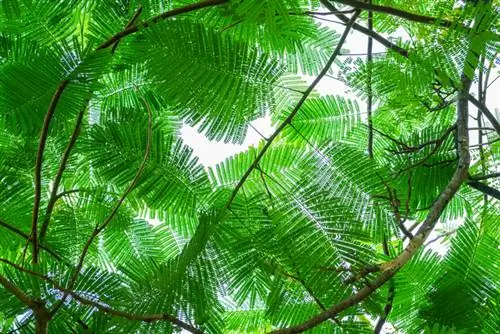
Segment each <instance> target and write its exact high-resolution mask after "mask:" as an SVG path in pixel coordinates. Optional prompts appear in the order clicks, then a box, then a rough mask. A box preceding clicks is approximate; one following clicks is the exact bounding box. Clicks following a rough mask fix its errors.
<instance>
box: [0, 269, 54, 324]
mask: <svg viewBox="0 0 500 334" xmlns="http://www.w3.org/2000/svg"><path fill="white" fill-rule="evenodd" d="M0 285H2V286H3V287H4V288H5V289H6V290H8V291H9V292H10V293H12V294H13V295H14V296H15V297H16V298H17V299H19V300H20V301H21V303H23V304H24V305H26V306H27V307H29V308H30V309H31V310H32V311H33V314H34V316H35V320H36V324H35V332H36V333H37V334H45V333H47V329H48V324H49V321H50V319H51V315H50V313H49V311H48V310H47V308H46V307H45V305H44V303H43V302H42V301H40V300H38V299H35V298H31V297H30V296H28V295H27V294H26V293H24V292H23V291H22V290H21V289H19V288H18V287H17V286H15V285H14V284H13V283H12V282H11V281H9V280H8V279H7V278H6V277H4V276H3V275H0Z"/></svg>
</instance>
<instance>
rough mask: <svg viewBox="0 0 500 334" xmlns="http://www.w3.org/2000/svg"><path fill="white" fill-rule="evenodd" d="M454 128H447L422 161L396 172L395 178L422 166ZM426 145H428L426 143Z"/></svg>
mask: <svg viewBox="0 0 500 334" xmlns="http://www.w3.org/2000/svg"><path fill="white" fill-rule="evenodd" d="M455 128H456V125H453V126H452V127H450V128H448V129H447V130H446V131H445V132H444V133H443V135H442V136H441V137H439V138H438V139H436V140H435V141H432V142H431V144H434V145H435V146H434V148H433V149H432V150H431V151H430V152H429V154H427V155H426V156H425V157H424V158H423V159H422V160H420V161H418V162H416V163H414V164H413V165H410V166H408V167H406V168H404V169H401V170H400V171H398V173H397V174H396V177H397V176H399V175H401V173H403V172H406V171H408V170H411V169H414V168H416V167H418V166H421V165H423V164H425V163H426V162H427V161H428V160H429V159H430V158H431V157H432V156H433V155H434V154H435V153H436V152H437V151H438V149H439V148H440V147H441V145H442V144H443V142H444V141H445V140H446V138H447V137H448V136H449V135H450V133H451V132H452V131H453V130H455ZM465 130H466V131H468V129H465ZM426 145H428V144H427V143H426Z"/></svg>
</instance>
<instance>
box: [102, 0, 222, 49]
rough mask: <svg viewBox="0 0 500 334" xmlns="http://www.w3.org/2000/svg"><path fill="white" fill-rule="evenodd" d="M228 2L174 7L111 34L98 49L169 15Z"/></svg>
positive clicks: (216, 0) (209, 0)
mask: <svg viewBox="0 0 500 334" xmlns="http://www.w3.org/2000/svg"><path fill="white" fill-rule="evenodd" d="M227 2H228V0H205V1H200V2H197V3H193V4H189V5H186V6H183V7H179V8H175V9H172V10H170V11H168V12H165V13H162V14H159V15H157V16H154V17H152V18H150V19H148V20H146V21H144V22H142V23H140V24H134V25H132V26H130V27H127V28H125V29H123V30H122V31H120V32H119V33H116V34H115V35H113V36H111V37H110V38H109V39H108V40H107V41H105V42H103V43H102V44H101V45H99V46H98V47H97V50H102V49H106V48H108V47H109V46H111V45H113V44H115V43H116V42H118V41H119V40H121V39H122V38H124V37H125V36H128V35H131V34H133V33H135V32H137V31H139V29H140V28H147V27H149V26H151V25H153V24H155V23H158V22H160V21H162V20H165V19H167V18H169V17H173V16H177V15H181V14H186V13H189V12H192V11H195V10H198V9H202V8H207V7H213V6H217V5H221V4H224V3H227Z"/></svg>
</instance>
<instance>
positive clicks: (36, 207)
mask: <svg viewBox="0 0 500 334" xmlns="http://www.w3.org/2000/svg"><path fill="white" fill-rule="evenodd" d="M68 83H69V80H63V81H61V83H60V84H59V86H58V87H57V89H56V92H55V93H54V95H53V96H52V100H51V101H50V104H49V108H48V110H47V113H46V114H45V118H44V120H43V127H42V131H41V133H40V140H39V142H38V151H37V153H36V161H35V203H34V204H33V217H32V221H31V236H30V238H31V240H32V243H33V263H37V262H38V214H39V211H40V199H41V194H42V162H43V152H44V150H45V144H46V143H47V137H48V134H49V128H50V122H51V121H52V117H54V112H55V110H56V106H57V102H59V99H60V98H61V95H62V93H63V91H64V89H65V88H66V86H67V85H68Z"/></svg>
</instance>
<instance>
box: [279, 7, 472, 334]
mask: <svg viewBox="0 0 500 334" xmlns="http://www.w3.org/2000/svg"><path fill="white" fill-rule="evenodd" d="M322 2H323V1H322ZM469 54H471V52H469ZM471 58H472V57H471ZM473 60H474V59H472V61H473ZM474 63H475V66H473V68H475V67H476V66H477V59H476V60H475V62H472V64H474ZM471 82H472V79H471V78H469V77H468V76H467V75H466V74H462V76H461V84H462V85H461V89H460V91H459V98H458V103H457V143H458V144H457V151H458V157H459V161H458V165H457V169H456V170H455V173H454V174H453V177H452V178H451V180H450V181H449V182H448V184H447V186H446V187H445V188H444V189H443V191H442V192H441V194H440V195H439V196H438V198H437V199H436V201H435V202H434V204H433V205H432V208H431V210H430V212H429V214H428V215H427V217H426V219H425V221H424V223H423V224H422V225H421V227H420V228H419V230H418V232H417V234H416V235H415V237H414V238H413V239H412V240H411V241H410V242H409V244H408V245H407V247H406V248H405V250H404V251H403V252H402V253H401V254H400V255H398V256H397V257H396V258H395V259H394V260H392V261H390V262H388V263H386V264H384V265H383V266H381V267H382V268H381V269H382V272H381V273H380V274H379V276H378V277H377V278H375V279H374V280H372V281H371V282H369V284H368V285H365V286H364V287H363V288H361V289H360V290H359V291H358V292H357V293H355V294H354V295H352V296H350V297H348V298H346V299H344V300H343V301H341V302H340V303H338V304H336V305H334V306H332V307H331V308H329V309H328V310H327V311H325V312H322V313H320V314H318V315H317V316H315V317H313V318H311V319H309V320H307V321H305V322H303V323H301V324H299V325H297V326H294V327H289V328H283V329H278V330H275V331H272V332H271V333H274V334H284V333H301V332H304V331H306V330H308V329H310V328H313V327H315V326H317V325H319V324H321V323H322V322H324V321H326V320H327V319H329V318H330V317H332V316H335V315H337V314H338V313H339V312H342V311H343V310H345V309H347V308H349V307H351V306H353V305H356V304H358V303H359V302H361V301H363V300H364V299H365V298H366V297H368V296H369V295H371V294H372V293H373V292H374V291H375V290H377V289H378V288H379V287H381V286H382V285H383V284H385V283H386V282H387V281H388V280H390V279H391V278H392V277H393V276H394V275H395V274H396V272H397V271H398V270H399V269H400V268H401V267H402V266H404V265H405V264H406V263H407V262H408V261H409V260H410V259H411V257H412V256H413V255H414V254H415V253H416V252H417V250H418V249H419V248H420V247H421V246H422V245H423V243H424V242H425V240H426V239H427V237H428V236H429V234H430V233H431V232H432V230H433V229H434V226H435V225H436V223H437V221H438V219H439V217H440V216H441V214H442V212H443V211H444V209H445V207H446V205H447V204H448V203H449V201H450V200H451V199H452V198H453V196H454V195H455V193H456V192H457V191H458V189H459V188H460V186H461V185H462V183H463V182H464V181H465V180H466V179H467V172H468V170H469V164H470V154H469V133H468V130H467V127H468V126H467V125H468V124H467V123H468V117H469V110H468V95H469V89H470V86H471Z"/></svg>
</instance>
